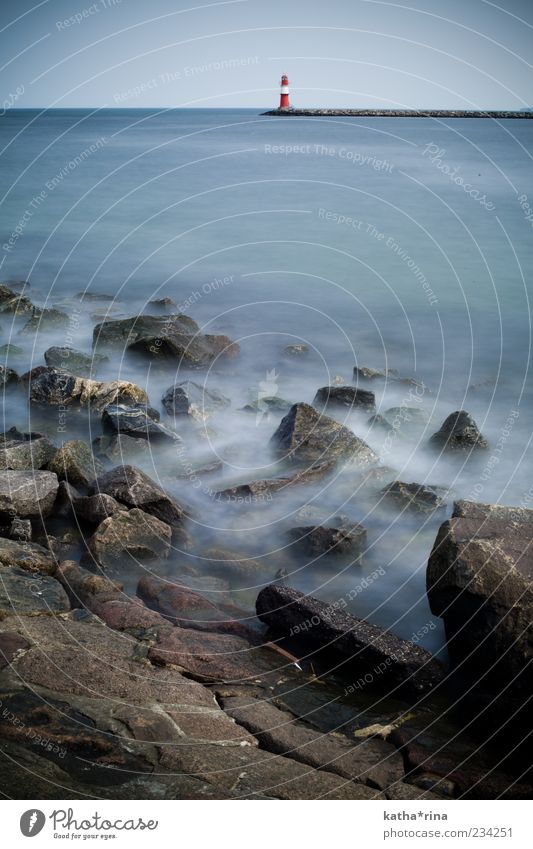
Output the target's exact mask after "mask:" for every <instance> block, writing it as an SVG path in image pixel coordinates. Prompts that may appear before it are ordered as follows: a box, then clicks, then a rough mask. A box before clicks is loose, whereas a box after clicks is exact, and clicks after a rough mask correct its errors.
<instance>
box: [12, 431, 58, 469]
mask: <svg viewBox="0 0 533 849" xmlns="http://www.w3.org/2000/svg"><path fill="white" fill-rule="evenodd" d="M55 453H56V448H54V446H53V445H52V443H51V442H50V440H49V439H48V437H46V436H43V434H42V433H21V432H20V431H19V430H17V428H16V427H12V428H10V429H9V430H7V431H6V432H5V433H3V434H2V435H1V436H0V469H16V470H19V471H25V470H29V469H42V468H43V467H44V466H46V465H47V464H48V463H49V462H50V461H51V460H52V458H53V456H54V454H55Z"/></svg>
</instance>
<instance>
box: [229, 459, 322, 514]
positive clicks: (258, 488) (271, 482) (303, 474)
mask: <svg viewBox="0 0 533 849" xmlns="http://www.w3.org/2000/svg"><path fill="white" fill-rule="evenodd" d="M334 466H335V464H334V463H333V462H322V463H314V464H313V465H311V466H308V467H307V468H304V469H301V470H300V471H298V472H295V473H294V474H292V475H287V476H286V477H277V478H263V479H262V480H256V481H251V482H250V483H244V484H240V485H239V486H232V487H228V489H223V490H220V492H217V493H216V496H215V497H216V500H217V501H224V502H226V503H227V504H261V503H264V502H270V501H271V500H272V496H273V494H274V493H276V492H283V490H284V489H287V487H292V486H297V485H298V484H306V483H312V482H313V481H316V480H321V479H322V478H324V477H325V476H326V475H327V474H329V473H330V472H331V471H332V470H333V468H334Z"/></svg>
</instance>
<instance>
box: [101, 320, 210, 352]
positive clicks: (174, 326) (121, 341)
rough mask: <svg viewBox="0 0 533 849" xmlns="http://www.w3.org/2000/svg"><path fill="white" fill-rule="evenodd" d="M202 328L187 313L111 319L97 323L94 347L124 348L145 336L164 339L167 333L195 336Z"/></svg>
mask: <svg viewBox="0 0 533 849" xmlns="http://www.w3.org/2000/svg"><path fill="white" fill-rule="evenodd" d="M199 332H200V328H199V327H198V325H197V324H196V322H195V321H193V319H192V318H189V316H187V315H183V314H180V315H169V316H165V317H163V316H151V315H138V316H134V317H133V318H123V319H110V320H108V321H104V322H102V323H101V324H97V325H96V327H95V328H94V330H93V348H96V347H98V348H109V349H111V350H113V349H117V348H119V349H121V350H124V349H125V348H127V347H128V345H130V344H131V343H132V342H136V341H137V340H138V339H142V338H144V337H156V338H158V339H162V338H163V337H164V336H165V335H166V334H174V333H181V334H183V335H188V336H194V335H195V334H197V333H199Z"/></svg>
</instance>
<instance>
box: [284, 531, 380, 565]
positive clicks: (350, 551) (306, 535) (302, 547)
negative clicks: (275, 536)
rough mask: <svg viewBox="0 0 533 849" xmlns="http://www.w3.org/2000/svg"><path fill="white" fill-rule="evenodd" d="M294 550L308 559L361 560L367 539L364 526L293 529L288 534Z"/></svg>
mask: <svg viewBox="0 0 533 849" xmlns="http://www.w3.org/2000/svg"><path fill="white" fill-rule="evenodd" d="M288 536H289V539H290V541H291V543H292V548H293V549H295V550H296V551H301V552H302V553H303V554H305V556H306V557H310V558H321V557H323V556H331V555H337V556H345V557H354V558H357V559H359V558H360V557H361V555H362V554H363V552H364V550H365V548H366V544H367V539H366V528H363V526H362V525H353V526H344V527H343V526H341V527H337V528H336V527H331V526H329V527H328V526H325V525H302V526H300V527H296V528H291V529H290V531H289V533H288Z"/></svg>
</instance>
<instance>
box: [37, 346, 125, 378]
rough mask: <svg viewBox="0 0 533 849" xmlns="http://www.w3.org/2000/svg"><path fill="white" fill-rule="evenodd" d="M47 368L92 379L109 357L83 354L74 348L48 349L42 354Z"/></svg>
mask: <svg viewBox="0 0 533 849" xmlns="http://www.w3.org/2000/svg"><path fill="white" fill-rule="evenodd" d="M44 359H45V362H46V365H47V366H52V368H57V369H62V370H63V371H68V372H69V374H75V375H78V376H79V377H92V376H93V374H94V373H95V372H96V371H97V370H98V368H99V367H100V366H101V365H102V363H104V362H107V361H108V360H109V357H105V356H103V355H102V354H85V353H84V352H83V351H78V350H76V348H59V347H52V348H48V350H47V351H45V352H44Z"/></svg>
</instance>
